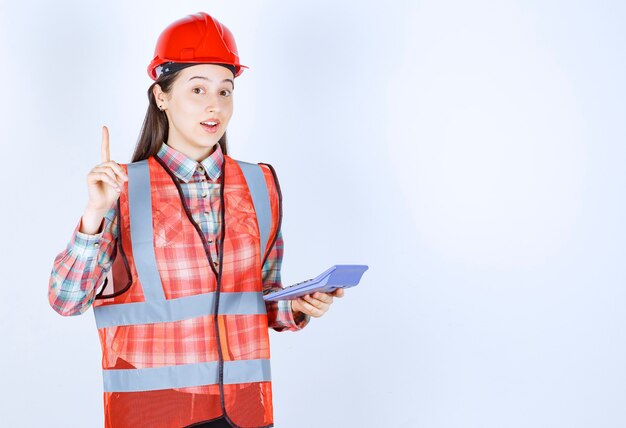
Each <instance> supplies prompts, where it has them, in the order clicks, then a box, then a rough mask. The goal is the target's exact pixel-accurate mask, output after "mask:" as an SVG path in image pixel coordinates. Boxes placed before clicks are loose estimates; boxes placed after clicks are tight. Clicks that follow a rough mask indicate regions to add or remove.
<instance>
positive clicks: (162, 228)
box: [153, 203, 185, 247]
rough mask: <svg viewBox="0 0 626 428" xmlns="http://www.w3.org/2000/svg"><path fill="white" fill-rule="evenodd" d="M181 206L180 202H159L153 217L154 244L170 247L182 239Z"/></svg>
mask: <svg viewBox="0 0 626 428" xmlns="http://www.w3.org/2000/svg"><path fill="white" fill-rule="evenodd" d="M183 215H185V214H184V213H183V208H182V206H181V205H180V204H177V205H175V204H167V203H165V204H161V205H160V206H159V208H158V209H157V210H156V212H155V216H154V219H153V227H154V245H156V246H157V247H171V246H174V245H176V243H177V241H180V240H182V239H183V224H182V221H183Z"/></svg>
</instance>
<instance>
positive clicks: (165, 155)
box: [157, 143, 224, 183]
mask: <svg viewBox="0 0 626 428" xmlns="http://www.w3.org/2000/svg"><path fill="white" fill-rule="evenodd" d="M157 156H158V157H159V158H161V160H162V161H163V162H165V165H167V167H168V168H169V169H170V170H171V171H172V172H173V173H174V175H176V176H177V177H178V178H179V179H181V180H182V181H184V182H185V183H188V182H189V180H191V178H192V177H193V174H194V173H195V172H197V170H198V167H199V166H200V165H202V167H203V168H204V170H205V171H206V172H207V174H208V175H209V178H210V179H211V181H215V180H217V179H218V178H220V175H221V174H222V165H223V164H224V154H223V153H222V147H221V146H220V145H219V144H217V146H216V147H215V150H214V151H213V153H211V154H210V155H209V156H208V157H207V158H206V159H204V160H203V161H202V162H197V161H195V160H193V159H191V158H189V157H187V156H186V155H184V154H183V153H181V152H179V151H178V150H176V149H174V148H172V147H171V146H168V145H167V143H163V144H162V145H161V147H160V148H159V152H158V153H157Z"/></svg>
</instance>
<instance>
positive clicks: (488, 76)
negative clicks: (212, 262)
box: [0, 0, 626, 428]
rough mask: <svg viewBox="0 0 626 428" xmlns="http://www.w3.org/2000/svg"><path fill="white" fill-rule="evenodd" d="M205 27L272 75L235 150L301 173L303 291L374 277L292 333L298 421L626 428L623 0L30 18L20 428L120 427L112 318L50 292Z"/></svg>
mask: <svg viewBox="0 0 626 428" xmlns="http://www.w3.org/2000/svg"><path fill="white" fill-rule="evenodd" d="M200 8H204V10H205V11H207V12H209V13H211V14H213V15H214V16H215V17H217V18H218V19H219V20H220V21H222V22H223V23H225V24H226V25H227V26H228V27H229V28H230V29H231V30H232V32H233V33H234V35H235V36H236V39H237V42H238V45H239V50H240V54H241V58H242V61H243V63H244V64H246V65H248V66H250V69H249V70H246V71H245V72H244V73H243V74H242V75H241V76H240V77H238V78H237V82H236V83H237V88H236V91H235V105H236V107H235V115H234V117H233V120H232V121H231V126H230V128H229V135H230V147H231V153H232V154H233V155H234V156H235V157H238V158H240V159H246V160H250V161H265V162H270V163H272V164H273V165H274V166H275V168H276V170H277V172H278V175H279V178H280V179H281V184H282V190H283V195H284V202H285V218H284V236H285V240H286V254H285V260H284V268H283V277H284V282H285V283H287V284H289V283H292V282H296V281H298V280H302V279H304V278H308V277H311V276H314V275H315V274H317V273H319V272H320V271H322V270H323V269H325V268H327V267H328V266H330V265H332V264H335V263H366V264H369V266H370V270H369V271H368V272H367V273H366V274H365V276H364V278H363V281H362V283H361V284H360V285H359V286H358V287H357V288H356V289H353V290H349V292H348V293H347V295H346V297H345V298H344V299H342V300H338V301H337V302H336V303H335V304H334V305H333V307H332V309H331V311H330V312H329V313H328V314H327V315H326V316H325V317H323V318H321V319H318V320H313V321H312V322H311V324H310V325H309V326H308V327H307V328H306V329H305V330H304V331H302V332H299V333H297V334H290V333H285V334H272V336H271V337H272V357H273V364H272V368H273V378H274V392H275V419H276V426H277V427H296V426H297V427H304V428H307V427H319V426H325V427H340V426H341V427H343V426H349V427H382V426H409V427H424V428H440V427H441V428H451V427H462V428H468V427H481V428H491V427H493V428H501V427H523V428H527V427H567V428H574V427H581V428H582V427H591V426H593V427H617V426H624V425H626V414H625V413H624V412H623V402H624V400H625V399H626V388H625V387H624V384H625V382H626V370H625V365H624V363H623V361H624V359H625V358H626V347H625V346H624V344H623V337H624V333H625V332H624V327H623V325H624V322H625V321H626V316H625V315H624V311H623V309H622V308H623V306H624V301H625V299H626V290H625V288H624V287H623V284H624V279H625V273H626V272H625V264H624V263H623V259H624V255H625V254H626V246H625V244H624V242H625V239H624V238H626V236H625V235H626V230H625V228H624V225H623V221H622V219H623V218H624V216H625V214H626V212H625V211H626V204H624V202H623V198H624V184H625V180H626V173H625V172H624V168H623V164H624V158H625V155H626V148H625V145H624V142H625V138H624V137H625V134H626V132H625V126H624V113H625V105H626V104H625V103H624V99H625V95H626V84H625V83H624V76H625V75H626V70H625V62H624V58H626V55H625V48H624V46H625V45H624V43H623V40H625V39H626V30H625V29H624V25H623V23H624V22H625V19H626V7H625V6H624V4H623V3H622V2H619V1H606V2H602V3H600V2H594V1H567V2H566V1H553V2H529V1H521V0H517V1H516V0H509V1H506V0H504V1H499V2H488V1H474V2H463V1H437V2H435V1H422V2H419V1H409V0H406V1H395V2H394V1H392V2H386V3H384V4H383V2H356V1H352V2H334V1H328V0H317V1H308V0H307V1H305V0H302V1H298V2H289V1H286V0H283V1H278V0H275V1H263V2H255V1H247V2H243V1H240V2H231V1H210V2H204V3H202V5H200V4H199V3H197V2H193V1H177V2H165V1H143V0H142V1H133V2H121V1H109V2H95V3H94V2H79V1H69V0H66V1H58V2H43V1H41V2H37V3H35V2H22V3H18V2H12V3H9V2H8V1H6V0H5V1H3V2H2V6H1V8H0V43H1V44H0V47H1V50H0V53H1V54H2V55H1V57H0V58H1V61H2V65H1V66H0V70H1V71H0V73H1V74H0V76H2V82H3V85H2V86H3V87H2V91H1V94H2V97H1V99H2V101H1V102H0V117H1V118H2V119H0V120H1V121H2V130H3V138H2V140H1V143H0V144H1V152H2V154H3V158H4V162H3V168H2V170H1V172H0V174H2V176H1V179H2V193H3V195H4V196H5V205H4V208H3V209H2V210H1V216H2V217H1V219H0V220H1V224H0V227H1V228H2V231H1V232H2V237H3V242H4V245H2V257H1V261H0V263H1V266H0V269H1V270H0V271H1V272H2V273H3V281H2V285H3V288H4V290H5V293H4V298H3V299H2V300H1V301H0V334H1V337H2V339H3V340H4V344H3V346H2V349H3V351H2V352H1V353H0V379H2V385H3V388H2V391H3V392H2V393H0V394H2V396H1V397H0V415H2V423H1V424H2V425H3V426H28V427H30V426H33V427H34V426H50V427H85V426H89V427H91V426H101V425H102V399H101V377H100V376H101V374H100V370H99V368H100V349H99V342H98V339H97V333H96V328H95V323H94V321H93V319H92V314H91V311H89V312H88V313H87V314H85V315H83V316H81V317H71V318H63V317H60V316H59V315H57V314H56V313H55V312H54V311H53V310H52V309H51V308H50V307H49V306H48V302H47V284H48V276H49V274H50V269H51V267H52V261H53V259H54V256H55V255H56V254H57V253H58V252H59V251H61V250H62V249H63V247H64V246H65V245H66V243H67V240H68V239H69V238H70V233H71V231H72V229H73V227H74V225H75V224H76V222H77V221H78V218H79V216H80V214H81V213H82V210H83V208H84V205H85V203H86V201H87V192H86V186H85V176H86V174H87V172H88V170H89V169H90V168H91V167H92V166H93V165H95V164H96V163H98V162H99V145H100V127H101V125H102V124H106V125H108V126H109V129H110V132H111V155H112V158H113V159H115V160H117V161H118V162H128V161H129V158H130V155H131V153H132V150H133V147H134V144H135V141H136V138H137V134H138V131H139V127H140V125H141V120H142V119H143V115H144V113H145V108H146V94H145V92H146V89H147V88H148V86H149V84H150V83H151V81H150V80H149V79H148V77H147V74H146V67H147V64H148V63H149V61H150V59H151V57H152V53H153V49H154V43H155V41H156V38H157V36H158V34H159V33H160V31H161V30H162V29H163V28H164V27H165V26H166V25H167V24H169V23H170V22H172V21H173V20H175V19H178V18H180V17H182V16H184V15H186V14H188V13H193V12H197V11H198V10H200ZM320 206H323V207H325V208H324V209H323V210H320V209H319V207H320ZM66 409H67V410H66Z"/></svg>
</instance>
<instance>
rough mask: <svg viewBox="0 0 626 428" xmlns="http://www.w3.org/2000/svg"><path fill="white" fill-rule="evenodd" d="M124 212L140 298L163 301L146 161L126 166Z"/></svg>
mask: <svg viewBox="0 0 626 428" xmlns="http://www.w3.org/2000/svg"><path fill="white" fill-rule="evenodd" d="M128 211H129V215H130V237H131V240H132V247H133V257H134V258H135V266H137V276H139V282H141V286H142V288H143V294H144V296H145V299H146V301H158V300H161V301H164V300H165V293H164V292H163V285H161V276H160V275H159V270H158V269H157V263H156V256H155V254H154V233H153V230H152V192H151V191H150V170H149V168H148V161H147V160H142V161H139V162H135V163H131V164H128Z"/></svg>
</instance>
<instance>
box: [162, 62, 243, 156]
mask: <svg viewBox="0 0 626 428" xmlns="http://www.w3.org/2000/svg"><path fill="white" fill-rule="evenodd" d="M233 79H234V76H233V73H232V72H231V71H230V70H229V69H227V68H226V67H222V66H221V65H215V64H198V65H194V66H191V67H187V68H184V69H183V70H181V71H180V73H179V74H178V76H177V77H176V80H175V81H174V83H173V84H172V88H171V90H170V92H169V93H167V94H166V93H164V92H163V91H162V90H161V87H160V86H159V85H155V86H154V95H155V98H156V101H157V106H159V105H160V106H162V107H163V109H164V110H165V114H166V115H167V120H168V121H169V134H168V140H167V144H168V145H170V146H171V147H173V148H175V149H176V150H178V151H180V152H182V153H184V154H185V155H187V156H189V157H190V158H192V159H195V160H197V161H201V160H203V159H204V158H206V157H207V156H208V155H209V154H210V153H211V152H213V148H214V147H215V145H216V144H217V143H218V141H219V139H220V138H221V137H222V135H224V132H225V131H226V127H227V126H228V122H229V121H230V118H231V116H232V114H233V90H234V81H233Z"/></svg>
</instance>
